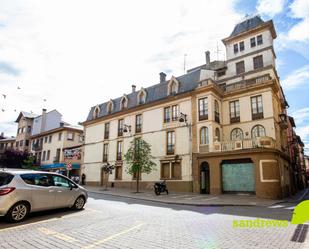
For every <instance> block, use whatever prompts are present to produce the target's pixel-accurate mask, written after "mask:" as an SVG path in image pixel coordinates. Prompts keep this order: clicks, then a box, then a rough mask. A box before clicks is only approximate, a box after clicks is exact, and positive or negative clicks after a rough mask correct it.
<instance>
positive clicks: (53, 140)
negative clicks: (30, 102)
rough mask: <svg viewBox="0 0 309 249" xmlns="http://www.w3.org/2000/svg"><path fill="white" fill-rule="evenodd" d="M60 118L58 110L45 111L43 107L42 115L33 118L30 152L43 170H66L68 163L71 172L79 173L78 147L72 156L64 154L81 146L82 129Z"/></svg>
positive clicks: (79, 156)
mask: <svg viewBox="0 0 309 249" xmlns="http://www.w3.org/2000/svg"><path fill="white" fill-rule="evenodd" d="M61 118H62V115H61V114H60V113H59V112H58V111H56V110H53V111H51V112H46V110H45V109H43V112H42V115H40V116H38V117H36V118H35V119H34V124H35V125H34V126H33V132H32V136H31V138H30V143H31V153H32V154H33V155H34V156H35V158H36V164H37V165H39V166H40V168H41V169H43V170H51V171H66V166H67V164H70V165H71V166H72V170H73V171H72V172H71V173H74V174H79V170H80V161H81V151H80V149H76V150H74V151H75V154H74V157H73V158H69V157H66V156H65V155H68V154H69V151H71V150H72V149H73V148H79V147H81V146H82V144H83V129H82V127H80V126H72V125H70V124H68V123H65V122H62V121H61ZM78 151H79V153H77V152H78ZM72 155H73V154H72Z"/></svg>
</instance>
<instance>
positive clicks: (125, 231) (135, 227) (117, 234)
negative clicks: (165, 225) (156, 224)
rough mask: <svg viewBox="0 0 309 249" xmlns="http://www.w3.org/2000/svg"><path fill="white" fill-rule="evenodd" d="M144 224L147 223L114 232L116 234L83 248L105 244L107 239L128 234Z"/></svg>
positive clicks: (87, 248)
mask: <svg viewBox="0 0 309 249" xmlns="http://www.w3.org/2000/svg"><path fill="white" fill-rule="evenodd" d="M144 224H145V223H141V224H138V225H136V226H134V227H131V228H128V229H126V230H123V231H121V232H119V233H116V234H114V235H111V236H109V237H107V238H105V239H102V240H98V241H96V242H94V243H93V244H91V245H89V246H85V247H83V248H82V249H89V248H93V247H95V246H98V245H101V244H103V243H105V242H107V241H109V240H112V239H114V238H116V237H118V236H120V235H123V234H126V233H128V232H130V231H132V230H134V229H137V228H139V227H141V226H143V225H144Z"/></svg>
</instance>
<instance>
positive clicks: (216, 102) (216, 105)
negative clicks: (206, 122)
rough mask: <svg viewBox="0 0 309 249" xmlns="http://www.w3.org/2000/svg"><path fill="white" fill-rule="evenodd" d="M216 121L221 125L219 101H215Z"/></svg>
mask: <svg viewBox="0 0 309 249" xmlns="http://www.w3.org/2000/svg"><path fill="white" fill-rule="evenodd" d="M215 121H216V122H217V123H220V112H219V103H218V101H217V100H215Z"/></svg>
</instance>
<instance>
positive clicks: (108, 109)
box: [106, 100, 113, 114]
mask: <svg viewBox="0 0 309 249" xmlns="http://www.w3.org/2000/svg"><path fill="white" fill-rule="evenodd" d="M106 109H107V113H108V114H111V113H112V111H113V102H112V101H111V100H110V101H109V102H108V103H107V108H106Z"/></svg>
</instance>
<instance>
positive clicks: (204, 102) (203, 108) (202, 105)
mask: <svg viewBox="0 0 309 249" xmlns="http://www.w3.org/2000/svg"><path fill="white" fill-rule="evenodd" d="M198 113H199V120H200V121H201V120H207V119H208V99H207V98H202V99H199V100H198Z"/></svg>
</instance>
